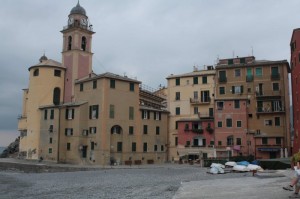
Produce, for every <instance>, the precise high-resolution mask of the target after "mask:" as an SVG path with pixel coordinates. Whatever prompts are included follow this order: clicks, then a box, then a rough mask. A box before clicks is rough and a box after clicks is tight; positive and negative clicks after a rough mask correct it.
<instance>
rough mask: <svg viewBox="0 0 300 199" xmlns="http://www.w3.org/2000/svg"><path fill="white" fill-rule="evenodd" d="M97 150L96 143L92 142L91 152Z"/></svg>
mask: <svg viewBox="0 0 300 199" xmlns="http://www.w3.org/2000/svg"><path fill="white" fill-rule="evenodd" d="M94 149H95V142H91V151H94Z"/></svg>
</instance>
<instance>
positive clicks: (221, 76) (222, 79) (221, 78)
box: [219, 70, 227, 82]
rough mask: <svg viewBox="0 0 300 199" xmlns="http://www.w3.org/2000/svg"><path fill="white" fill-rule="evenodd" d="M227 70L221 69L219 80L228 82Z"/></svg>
mask: <svg viewBox="0 0 300 199" xmlns="http://www.w3.org/2000/svg"><path fill="white" fill-rule="evenodd" d="M226 81H227V78H226V71H224V70H223V71H219V82H226Z"/></svg>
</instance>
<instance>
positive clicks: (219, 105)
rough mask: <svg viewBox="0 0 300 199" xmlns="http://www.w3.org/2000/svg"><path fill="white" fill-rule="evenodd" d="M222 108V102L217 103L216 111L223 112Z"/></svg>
mask: <svg viewBox="0 0 300 199" xmlns="http://www.w3.org/2000/svg"><path fill="white" fill-rule="evenodd" d="M223 108H224V102H217V109H218V110H223Z"/></svg>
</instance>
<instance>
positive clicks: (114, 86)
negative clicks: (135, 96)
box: [110, 79, 116, 88]
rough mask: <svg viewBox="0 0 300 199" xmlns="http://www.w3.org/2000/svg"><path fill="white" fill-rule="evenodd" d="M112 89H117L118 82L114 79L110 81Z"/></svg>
mask: <svg viewBox="0 0 300 199" xmlns="http://www.w3.org/2000/svg"><path fill="white" fill-rule="evenodd" d="M110 88H116V81H115V80H114V79H111V80H110Z"/></svg>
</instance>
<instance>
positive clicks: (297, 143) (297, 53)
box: [290, 28, 300, 153]
mask: <svg viewBox="0 0 300 199" xmlns="http://www.w3.org/2000/svg"><path fill="white" fill-rule="evenodd" d="M290 46H291V62H290V63H291V82H292V104H293V126H294V141H293V153H297V152H299V150H300V138H299V129H300V122H299V115H300V112H299V108H300V99H299V98H300V28H297V29H294V31H293V34H292V38H291V43H290Z"/></svg>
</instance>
